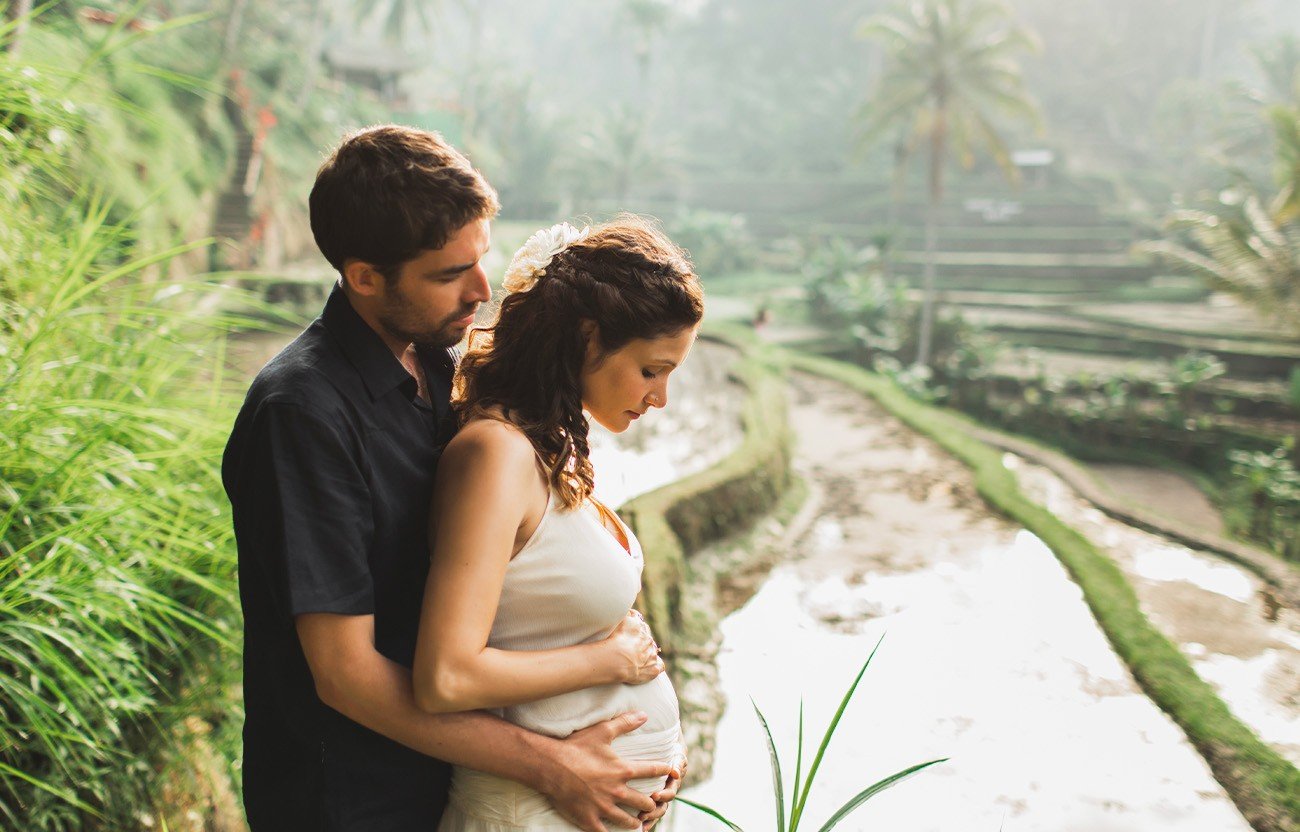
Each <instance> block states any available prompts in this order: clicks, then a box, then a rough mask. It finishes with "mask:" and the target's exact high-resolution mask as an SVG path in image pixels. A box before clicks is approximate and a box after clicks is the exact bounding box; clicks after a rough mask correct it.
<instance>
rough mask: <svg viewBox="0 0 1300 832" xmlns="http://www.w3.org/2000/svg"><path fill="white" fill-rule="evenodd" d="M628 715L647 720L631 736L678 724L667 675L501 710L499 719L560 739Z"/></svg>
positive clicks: (578, 691) (590, 689) (664, 729)
mask: <svg viewBox="0 0 1300 832" xmlns="http://www.w3.org/2000/svg"><path fill="white" fill-rule="evenodd" d="M629 711H641V712H642V713H644V714H645V715H646V716H647V717H648V719H647V720H646V724H645V725H643V726H641V727H640V728H638V729H637V730H636V731H634V732H633V735H635V734H655V733H659V732H663V731H668V730H669V729H672V728H674V727H676V726H677V724H678V711H677V693H676V691H674V690H673V683H672V681H671V680H670V679H669V678H668V674H667V673H661V674H659V675H658V676H656V677H655V678H654V679H652V680H650V681H649V682H646V683H645V684H644V685H600V686H598V687H594V688H584V689H583V690H576V691H573V692H572V693H565V694H562V695H560V696H552V697H550V698H549V699H542V700H540V701H538V702H529V703H527V704H525V705H515V706H513V707H509V708H505V709H503V710H502V712H501V716H502V717H504V718H505V719H507V720H509V721H510V722H513V723H515V724H516V725H519V726H521V727H524V728H527V729H528V730H530V731H535V732H536V733H539V734H546V735H547V736H551V737H557V738H561V739H562V738H564V737H567V736H568V735H569V734H572V733H573V732H574V731H577V730H579V729H582V728H586V727H587V726H589V725H593V724H595V723H597V722H601V721H602V720H606V719H610V718H612V717H616V716H618V715H619V714H623V713H627V712H629Z"/></svg>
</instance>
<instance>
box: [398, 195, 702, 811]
mask: <svg viewBox="0 0 1300 832" xmlns="http://www.w3.org/2000/svg"><path fill="white" fill-rule="evenodd" d="M505 288H506V292H507V294H506V296H505V298H504V299H503V300H502V302H501V307H500V311H499V313H498V315H497V317H496V319H495V321H493V322H492V324H491V325H490V326H488V327H486V328H484V329H479V330H475V331H474V332H472V333H471V335H470V341H469V350H468V352H467V353H466V355H465V357H464V359H463V360H462V361H461V365H460V371H459V373H458V374H457V377H456V386H455V392H454V393H453V396H452V402H453V404H454V406H455V408H456V410H457V412H458V415H459V416H460V419H461V430H460V432H459V433H458V434H457V435H456V437H455V438H454V439H452V440H451V442H450V444H448V445H447V449H446V451H445V452H444V454H443V458H442V463H441V465H440V466H439V472H438V482H437V486H436V487H435V489H434V508H433V512H432V517H431V522H432V523H433V528H434V533H433V540H434V546H433V565H432V567H431V568H430V571H429V580H428V585H427V588H426V589H425V595H424V617H423V620H422V622H421V626H420V639H419V644H418V646H417V647H416V652H415V694H416V700H417V701H418V702H419V703H420V704H421V706H423V707H426V708H428V709H430V710H431V711H436V712H446V711H460V710H466V709H471V708H494V709H501V710H500V713H501V714H502V715H503V716H504V717H505V718H506V719H508V720H510V721H511V722H514V723H517V724H519V725H521V726H523V727H525V728H528V729H530V730H533V731H537V732H539V733H542V734H547V735H550V736H555V737H565V736H568V735H569V734H571V733H572V732H573V731H576V730H580V729H583V728H585V727H587V726H588V725H591V724H593V723H597V722H600V721H602V720H606V719H609V718H611V717H613V716H615V715H617V714H619V713H622V712H625V711H629V710H636V711H640V712H642V713H645V714H647V716H648V719H647V721H646V723H645V724H644V725H642V726H641V727H640V728H638V729H637V730H635V731H633V732H631V733H629V734H626V735H624V736H621V737H618V738H617V739H615V740H614V743H613V746H614V750H615V751H616V752H618V753H619V755H620V756H622V757H624V758H626V759H634V760H651V761H654V762H656V763H669V764H671V765H672V766H673V769H674V771H675V772H676V773H675V774H674V775H673V777H674V778H676V777H677V776H678V775H680V773H681V768H682V766H684V764H685V758H684V751H685V749H684V746H683V744H682V736H681V726H680V724H679V721H678V709H677V695H676V693H675V692H674V691H673V686H672V683H671V682H670V681H669V679H668V677H667V675H665V674H664V673H663V670H664V663H663V660H662V659H660V658H659V655H658V651H657V649H655V646H654V644H653V642H652V643H651V644H650V645H649V646H648V649H647V648H643V647H642V646H641V645H640V643H639V638H638V636H639V634H640V633H641V631H642V628H643V626H644V622H642V621H641V617H640V615H639V614H637V613H635V612H629V608H630V607H631V606H632V603H633V602H634V601H635V600H636V597H637V594H638V593H639V592H640V590H641V570H642V568H643V566H644V561H643V558H642V553H641V547H640V545H639V544H638V543H637V540H636V537H635V535H633V533H632V530H631V529H630V528H628V527H627V525H625V524H624V523H623V522H622V521H620V520H619V519H618V516H617V515H616V514H615V513H614V512H613V511H611V510H610V509H608V508H606V507H605V506H604V505H603V504H602V503H601V502H599V501H598V500H597V499H596V498H595V496H594V495H593V493H592V489H593V485H594V471H593V469H592V464H591V458H590V453H589V449H588V445H587V428H588V422H587V415H586V414H590V418H591V419H593V420H595V421H596V422H597V423H598V424H600V425H602V426H603V427H605V428H606V429H608V430H610V431H613V432H615V433H621V432H623V431H625V430H627V428H628V427H629V426H630V425H631V424H632V422H634V421H636V420H637V419H640V418H642V417H644V416H645V415H646V414H647V413H648V412H649V411H650V410H651V409H653V408H662V407H666V406H667V404H668V379H669V377H670V376H671V375H672V373H673V372H674V371H675V370H676V369H677V368H678V367H680V366H681V365H682V363H683V362H684V361H685V360H686V356H687V354H688V353H689V352H690V349H691V346H692V345H693V344H694V342H695V335H696V331H697V329H698V327H699V323H700V319H701V317H702V315H703V313H704V304H703V295H702V292H701V289H700V282H699V280H698V278H696V276H695V273H694V271H693V270H692V268H691V264H690V262H689V260H688V259H687V258H686V255H685V253H684V252H683V251H682V250H681V249H679V248H678V247H677V246H675V245H673V244H672V243H671V242H669V240H668V239H667V238H666V237H665V236H664V235H663V233H662V232H660V231H659V230H658V229H656V228H655V227H653V226H652V225H650V224H648V223H646V222H644V221H641V220H638V219H636V218H632V217H624V218H620V219H618V220H616V221H614V222H611V223H608V224H606V225H600V226H597V227H596V228H593V229H583V230H582V231H578V230H577V229H575V228H573V227H571V226H569V225H567V224H562V225H558V226H555V227H553V228H551V229H549V230H547V231H542V232H538V233H537V234H536V235H534V236H533V237H532V238H531V239H530V240H529V241H528V243H527V244H525V245H524V247H523V248H522V249H520V250H519V252H518V253H517V254H516V255H515V257H514V260H513V262H512V263H511V265H510V268H509V269H508V270H507V272H506V280H505ZM611 631H612V632H613V633H614V636H613V637H612V638H611V637H609V633H611ZM638 651H640V652H638ZM476 768H479V767H478V766H475V765H473V764H467V765H458V766H457V767H456V769H455V772H454V774H453V779H452V787H451V805H450V806H449V808H448V810H447V813H446V814H445V815H444V816H443V821H442V825H441V826H440V827H439V832H519V831H520V830H538V832H540V830H559V829H573V828H574V827H573V826H571V825H570V824H569V823H567V822H566V821H565V818H564V817H562V816H561V815H560V814H559V813H558V812H556V811H555V809H553V808H552V807H551V806H549V805H548V804H547V802H546V801H545V800H544V799H542V797H541V795H539V794H538V793H537V792H536V791H535V790H534V789H532V788H529V787H528V786H527V785H523V784H520V783H518V782H513V781H512V780H511V779H509V778H507V777H503V776H501V775H500V774H494V773H485V772H483V771H476V770H475V769H476ZM630 785H631V786H632V790H629V792H628V796H629V797H630V796H632V795H634V794H636V790H639V791H640V792H642V793H644V794H646V795H654V794H656V793H658V792H660V791H661V790H663V789H664V788H665V785H666V783H665V778H664V777H663V776H650V777H646V778H644V779H639V780H635V781H633V782H632V783H631V784H630ZM620 802H623V803H627V804H628V805H629V806H631V805H634V804H632V801H631V800H624V801H620Z"/></svg>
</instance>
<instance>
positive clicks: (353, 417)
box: [222, 288, 456, 832]
mask: <svg viewBox="0 0 1300 832" xmlns="http://www.w3.org/2000/svg"><path fill="white" fill-rule="evenodd" d="M418 354H419V359H420V362H421V367H422V369H423V370H424V372H425V376H426V378H427V380H428V385H429V397H430V399H431V402H432V403H431V404H430V403H426V402H424V401H423V400H422V399H420V398H419V396H418V395H417V390H416V382H415V379H413V378H412V377H411V375H410V374H409V373H408V372H407V371H406V369H405V368H404V367H402V365H401V362H399V361H398V360H397V358H396V357H395V356H394V355H393V353H392V351H391V350H389V349H388V347H387V346H386V345H385V344H384V342H383V341H382V340H381V339H380V337H379V335H378V334H376V333H375V331H374V330H372V329H371V328H370V326H369V325H368V324H366V323H365V321H363V320H362V319H361V317H360V316H359V315H358V314H357V313H356V311H355V310H354V309H353V308H352V305H351V304H350V303H349V302H348V300H347V297H346V295H344V294H343V292H342V291H341V290H340V289H338V288H335V290H334V291H333V293H332V294H331V295H330V298H329V301H328V302H327V303H326V305H325V309H324V311H323V312H322V313H321V316H320V318H318V319H317V320H316V321H315V322H313V323H312V324H311V326H309V327H308V328H307V329H306V330H305V331H304V332H303V333H302V334H301V335H300V336H298V338H297V339H295V340H294V341H293V343H291V344H289V346H287V347H285V349H284V350H283V351H282V352H281V353H280V354H279V355H277V356H276V357H275V358H274V359H272V360H271V362H270V363H268V364H267V365H266V367H264V368H263V369H262V371H261V372H260V373H258V375H257V378H256V379H255V380H254V381H253V384H252V387H251V388H250V389H249V391H248V397H247V399H246V400H245V402H244V406H243V408H242V409H241V410H240V412H239V416H238V418H237V419H236V421H235V426H234V430H233V431H232V432H231V435H230V442H229V444H227V446H226V453H225V457H224V460H223V464H222V480H223V482H224V484H225V487H226V493H227V494H228V495H229V497H230V502H231V505H232V507H233V513H234V523H235V537H236V540H237V543H238V547H239V594H240V600H241V602H242V605H243V610H244V706H245V713H246V719H245V724H244V802H245V806H246V808H247V811H248V818H249V822H250V825H251V827H252V829H253V832H292V831H293V830H303V832H308V830H310V832H325V830H329V832H335V830H338V832H344V830H346V832H362V830H366V832H369V830H376V831H377V830H383V832H406V830H411V832H415V830H417V829H418V830H419V831H420V832H432V830H433V829H435V828H437V822H438V817H439V815H440V814H441V811H442V807H443V805H444V803H445V799H446V788H447V778H448V775H449V771H448V767H447V766H446V764H444V763H442V762H439V761H436V760H433V759H431V758H428V757H425V756H423V755H421V754H418V753H416V752H414V751H412V750H410V749H408V748H406V747H404V746H402V745H400V744H398V743H396V742H393V741H392V740H389V739H386V738H384V737H382V736H380V735H379V734H376V733H374V732H372V731H370V730H368V729H366V728H364V727H362V726H361V725H359V724H357V723H355V722H353V721H351V720H349V719H347V718H346V717H344V716H343V715H342V714H340V713H338V712H337V711H334V710H333V709H331V708H329V707H327V706H326V705H324V704H323V703H322V702H321V701H320V699H319V698H318V697H317V696H316V693H315V687H314V684H313V682H312V677H311V672H310V670H309V668H308V666H307V662H306V659H305V658H304V656H303V651H302V645H301V644H300V643H299V641H298V636H297V632H296V630H295V628H294V616H296V615H300V614H302V613H337V614H342V615H373V616H374V618H375V645H376V647H377V648H378V650H379V652H380V653H382V654H383V655H385V656H387V657H388V658H390V659H392V660H393V661H395V662H399V663H401V664H403V665H406V666H408V667H409V666H410V665H411V663H412V661H413V658H414V654H415V637H416V631H417V629H418V622H419V615H420V602H421V599H422V596H423V594H424V582H425V578H426V575H427V572H428V565H429V549H428V513H429V504H430V498H431V496H432V493H433V482H434V474H435V471H436V468H437V463H438V457H439V455H440V453H441V449H442V447H443V446H444V445H445V444H446V443H447V442H448V441H449V440H450V439H451V437H452V435H453V434H454V433H455V430H456V421H455V417H454V415H453V414H452V412H451V408H450V406H449V404H448V399H449V396H450V392H451V377H452V374H453V372H454V369H455V360H456V356H455V353H454V352H453V351H451V350H436V349H434V350H427V349H421V350H420V351H419V353H418Z"/></svg>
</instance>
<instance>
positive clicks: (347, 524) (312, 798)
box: [222, 127, 680, 832]
mask: <svg viewBox="0 0 1300 832" xmlns="http://www.w3.org/2000/svg"><path fill="white" fill-rule="evenodd" d="M310 211H311V226H312V232H313V234H314V236H315V239H316V243H317V245H318V246H319V248H320V250H321V253H322V254H323V255H324V256H325V259H326V260H328V261H329V263H330V265H331V266H333V267H334V269H335V270H337V271H338V273H339V283H338V285H337V286H336V287H335V288H334V290H333V292H332V293H331V295H330V297H329V299H328V301H327V302H326V304H325V308H324V311H323V312H322V313H321V316H320V317H319V318H318V319H317V320H316V321H315V322H313V323H312V324H311V326H309V327H308V328H307V329H306V331H304V332H303V333H302V334H301V335H299V336H298V338H297V339H296V340H294V341H293V343H291V344H290V345H289V346H287V347H286V348H285V349H284V350H283V351H282V352H281V353H280V354H279V355H277V356H276V357H275V358H273V359H272V360H271V361H270V363H268V364H267V365H266V367H265V368H263V369H262V371H261V372H260V373H259V374H258V375H257V378H256V379H255V380H254V381H253V384H252V386H251V388H250V389H249V392H248V396H247V398H246V400H245V402H244V405H243V408H242V409H241V410H240V413H239V416H238V418H237V419H236V421H235V425H234V429H233V431H232V432H231V436H230V441H229V443H228V445H227V447H226V452H225V457H224V459H223V463H222V479H223V482H224V484H225V488H226V492H227V494H228V495H229V497H230V501H231V505H232V507H233V515H234V525H235V537H236V540H237V543H238V548H239V588H240V600H241V603H242V606H243V611H244V702H245V711H246V719H245V725H244V761H243V783H244V804H245V808H246V810H247V814H248V820H249V825H250V828H251V829H252V832H430V830H433V829H436V828H437V825H438V823H439V820H440V818H441V816H442V813H443V810H444V808H445V807H446V804H447V786H448V782H449V779H450V774H451V766H450V765H449V763H451V764H455V765H458V766H463V767H467V768H471V769H475V770H478V771H482V772H486V773H490V774H492V775H494V776H497V777H500V778H505V779H506V780H509V781H514V782H516V783H519V784H523V785H526V786H528V787H529V788H530V789H532V790H533V791H534V793H536V794H538V795H542V796H544V797H545V799H546V800H547V801H549V803H550V804H551V805H552V806H553V807H554V810H555V812H556V814H557V815H558V816H560V817H563V818H566V819H567V820H568V821H569V822H572V823H573V824H575V825H576V826H577V827H578V828H582V829H587V830H591V832H600V830H602V829H603V828H604V827H603V826H602V823H601V820H602V819H603V820H605V821H607V822H609V823H610V824H611V825H613V826H617V827H626V828H630V829H631V828H638V827H648V826H650V825H653V823H654V822H655V821H656V820H657V819H658V818H659V817H661V816H662V814H663V812H664V810H665V807H666V804H667V802H668V801H669V800H671V799H672V797H674V796H675V794H676V787H677V782H678V779H677V778H673V779H672V780H671V781H670V782H668V783H666V785H665V787H664V788H663V789H662V790H661V791H659V792H657V793H656V795H655V796H654V798H652V797H650V796H647V795H645V794H643V793H642V792H641V791H638V790H634V789H629V788H628V786H627V783H628V781H633V782H636V783H642V782H648V781H649V780H651V779H653V778H660V779H662V778H665V777H668V776H669V775H670V773H671V772H672V767H671V766H670V765H669V761H668V760H666V759H662V758H655V759H653V760H652V761H651V762H626V761H624V760H621V759H620V758H619V757H618V756H617V755H616V753H615V751H614V750H613V749H612V748H611V742H613V741H615V740H616V738H619V737H622V736H624V735H628V734H631V733H632V732H635V731H636V730H637V729H639V728H641V727H642V726H643V725H644V724H645V723H646V721H647V717H646V716H645V715H638V714H634V713H623V714H616V713H608V714H603V715H602V717H608V718H607V719H604V720H603V721H598V722H597V721H595V720H593V721H594V722H595V724H593V725H591V726H590V727H586V728H583V730H579V731H576V732H574V733H572V734H570V735H568V736H567V737H566V738H565V739H563V740H560V739H556V738H555V737H550V736H546V735H544V734H539V733H535V732H532V731H529V730H527V729H526V728H525V727H521V726H520V725H516V724H515V723H513V722H511V721H509V720H507V719H502V718H501V717H500V716H497V715H493V714H491V713H488V712H485V711H482V710H477V711H470V712H465V713H457V714H444V715H432V714H429V713H426V712H424V711H422V710H421V709H420V708H418V707H417V705H416V701H415V696H414V693H413V689H412V681H411V670H410V668H411V665H412V663H413V661H414V657H415V649H416V634H417V630H418V628H419V621H420V614H421V612H420V611H421V602H422V597H423V589H424V585H425V580H426V575H427V573H428V567H429V546H428V540H429V538H428V525H429V524H428V516H429V507H430V505H431V499H432V496H433V489H434V481H435V477H436V476H437V472H438V463H439V458H440V455H441V453H442V449H443V448H444V446H446V445H447V443H448V442H449V441H450V440H451V439H452V437H453V436H454V435H455V434H456V431H457V427H458V425H457V415H456V413H455V412H454V411H453V410H452V408H451V404H450V395H451V389H452V382H453V375H454V373H455V369H456V363H457V357H458V354H457V352H456V350H455V349H454V345H455V344H456V343H458V342H459V341H460V340H461V339H462V337H463V336H464V334H465V332H466V330H467V328H468V327H469V325H470V323H471V322H472V321H473V319H474V315H475V312H476V311H477V309H478V307H479V305H480V304H481V303H483V302H484V301H487V300H488V298H489V297H490V291H489V288H488V283H487V275H486V274H485V273H484V270H483V266H482V262H481V260H482V257H483V255H484V253H485V252H486V251H487V249H488V242H489V221H490V220H491V219H492V217H493V216H494V215H495V214H496V212H497V198H496V194H495V193H494V191H493V190H492V188H491V187H490V186H489V185H488V183H487V182H486V181H485V180H484V179H483V177H482V176H481V175H480V174H479V173H478V172H477V171H475V170H474V169H473V168H472V167H471V166H470V164H469V162H468V161H467V160H466V159H465V158H464V157H463V156H461V155H460V154H459V153H457V152H456V151H455V150H454V149H452V148H451V147H449V146H448V145H447V144H445V143H444V142H443V141H442V139H441V137H439V136H438V135H437V134H434V133H428V132H425V131H419V130H412V129H408V128H403V127H377V128H371V129H368V130H363V131H361V132H358V133H356V134H353V135H352V136H349V137H348V138H347V139H346V140H344V142H343V143H342V144H341V145H340V146H339V147H338V148H337V149H336V150H335V151H334V153H333V154H332V155H331V156H330V158H329V159H328V160H327V161H326V162H325V163H324V165H322V166H321V168H320V171H319V172H318V174H317V177H316V183H315V186H314V187H313V189H312V192H311V198H310ZM678 357H680V356H678ZM561 363H562V362H560V361H559V360H558V358H557V366H559V365H560V364H561ZM520 369H521V370H522V368H520ZM602 389H605V388H602ZM569 428H570V429H571V430H572V431H576V429H577V425H576V423H570V424H569ZM476 430H482V428H477V429H476ZM572 435H573V437H574V442H578V441H579V438H578V437H577V435H576V433H575V434H572ZM471 439H472V437H471ZM581 442H582V445H581V447H582V449H583V451H584V453H585V447H586V446H585V434H583V436H582V437H581ZM462 444H465V443H462ZM468 444H469V445H470V446H472V445H473V442H472V441H470V442H469V443H468ZM456 480H457V478H456V477H455V476H454V475H444V476H442V477H441V478H440V482H441V483H442V485H441V486H440V488H441V491H440V494H441V499H444V500H448V499H454V497H455V492H456V489H457V488H458V487H459V486H458V483H457V481H456ZM473 487H478V486H477V485H474V486H473ZM465 510H466V511H473V510H474V509H473V507H472V506H469V507H466V509H465ZM460 519H461V522H465V521H466V519H467V518H460ZM481 521H490V522H491V523H492V524H496V523H499V522H501V521H500V518H498V517H495V516H494V517H491V518H487V517H477V518H474V519H469V520H468V522H470V523H471V525H472V524H474V523H477V522H481ZM443 522H444V523H448V522H449V521H448V520H446V519H444V521H443ZM511 533H513V531H512V532H511ZM620 591H621V590H620ZM438 612H439V610H438V609H436V607H435V608H431V609H430V610H429V614H431V615H437V614H438ZM621 617H622V616H620V618H621ZM616 623H619V625H620V626H619V627H617V628H615V629H614V632H613V634H612V635H611V636H610V638H609V641H611V642H615V643H616V645H608V646H607V648H608V649H611V650H621V651H622V652H624V653H626V654H629V655H635V656H641V655H642V654H644V653H645V652H646V651H648V650H653V644H654V642H653V639H652V638H651V637H650V635H649V633H648V631H647V630H646V629H645V628H644V626H642V625H639V624H638V623H637V622H634V621H632V622H627V623H624V622H616ZM618 805H622V806H625V807H628V810H630V811H632V812H639V813H641V817H640V818H639V819H638V818H636V817H632V816H631V815H629V814H628V813H627V812H626V811H624V810H622V809H620V808H618Z"/></svg>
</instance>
